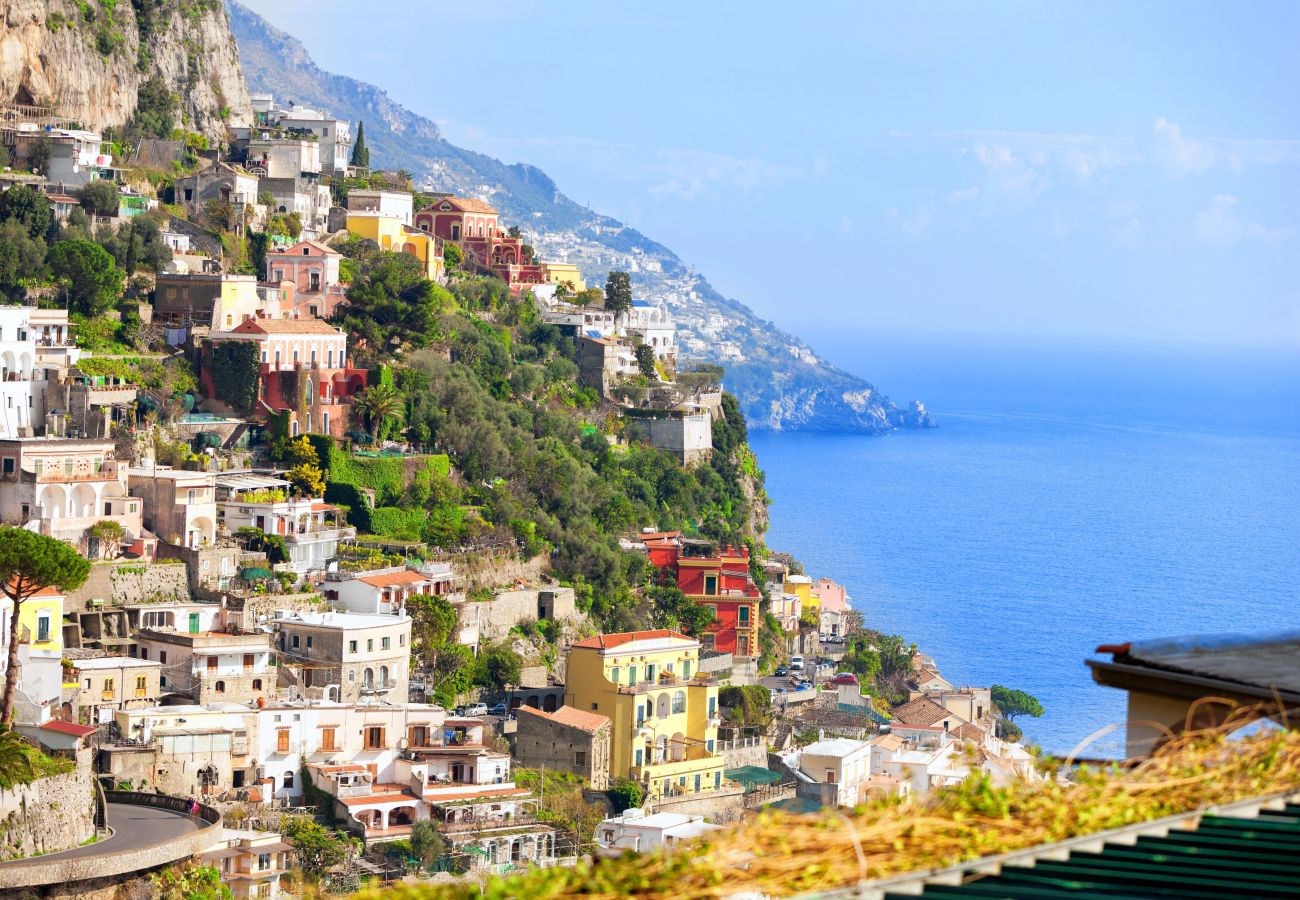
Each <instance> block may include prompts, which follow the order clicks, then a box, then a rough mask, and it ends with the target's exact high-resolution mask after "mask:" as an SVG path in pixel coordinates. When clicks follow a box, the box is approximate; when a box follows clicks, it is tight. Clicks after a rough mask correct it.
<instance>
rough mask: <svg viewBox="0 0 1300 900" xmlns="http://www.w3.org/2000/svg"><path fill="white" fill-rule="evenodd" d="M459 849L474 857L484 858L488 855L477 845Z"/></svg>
mask: <svg viewBox="0 0 1300 900" xmlns="http://www.w3.org/2000/svg"><path fill="white" fill-rule="evenodd" d="M461 849H462V850H464V851H465V852H466V853H473V854H474V855H475V856H482V857H485V858H486V857H487V855H488V852H487V851H486V850H484V849H483V848H482V847H480V846H478V845H477V844H470V845H468V846H466V847H461Z"/></svg>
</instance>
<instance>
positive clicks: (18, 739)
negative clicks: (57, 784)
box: [0, 728, 76, 791]
mask: <svg viewBox="0 0 1300 900" xmlns="http://www.w3.org/2000/svg"><path fill="white" fill-rule="evenodd" d="M75 768H76V763H74V762H73V761H72V760H71V759H70V758H68V757H65V756H47V755H46V754H45V753H42V752H41V749H40V748H39V747H37V746H35V745H34V744H32V743H30V742H29V741H28V740H27V739H26V738H25V737H23V736H22V735H21V734H19V733H18V732H16V731H11V730H9V729H8V728H6V729H3V730H0V789H3V790H7V791H8V790H13V789H14V788H15V787H17V786H19V785H23V784H31V783H32V782H33V781H36V780H37V779H40V778H49V777H51V776H53V775H64V774H67V773H68V772H71V771H72V770H73V769H75Z"/></svg>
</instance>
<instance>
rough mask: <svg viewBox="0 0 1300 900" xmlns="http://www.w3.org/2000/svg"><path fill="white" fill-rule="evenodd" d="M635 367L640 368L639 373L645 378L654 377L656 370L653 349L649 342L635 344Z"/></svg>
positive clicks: (656, 373)
mask: <svg viewBox="0 0 1300 900" xmlns="http://www.w3.org/2000/svg"><path fill="white" fill-rule="evenodd" d="M636 367H637V368H638V369H640V370H641V374H642V375H644V376H645V377H646V378H655V377H657V376H658V374H659V373H658V372H657V371H656V370H655V349H654V347H651V346H650V345H649V344H637V345H636Z"/></svg>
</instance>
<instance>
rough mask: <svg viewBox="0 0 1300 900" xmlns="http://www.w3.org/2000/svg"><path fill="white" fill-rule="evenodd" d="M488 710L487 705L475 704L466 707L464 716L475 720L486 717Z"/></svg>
mask: <svg viewBox="0 0 1300 900" xmlns="http://www.w3.org/2000/svg"><path fill="white" fill-rule="evenodd" d="M487 714H488V708H487V704H486V703H475V704H472V705H470V706H467V707H465V712H464V715H466V716H469V717H471V718H473V717H474V716H486V715H487Z"/></svg>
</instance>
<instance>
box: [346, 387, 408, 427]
mask: <svg viewBox="0 0 1300 900" xmlns="http://www.w3.org/2000/svg"><path fill="white" fill-rule="evenodd" d="M352 406H353V409H355V410H356V411H357V413H358V414H359V415H361V416H362V417H364V419H365V421H366V427H367V428H368V429H369V430H370V433H371V434H373V435H374V436H375V440H376V441H382V440H384V439H385V438H386V437H388V434H389V432H390V431H391V430H392V429H393V428H396V427H399V426H400V425H401V424H402V420H403V418H404V417H405V409H404V408H403V407H404V403H403V401H402V395H401V394H400V393H399V392H398V390H397V388H395V387H393V386H392V385H391V384H376V385H373V386H372V387H369V388H367V389H366V390H364V391H362V392H361V393H359V394H357V396H356V399H355V400H354V401H353V403H352Z"/></svg>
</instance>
